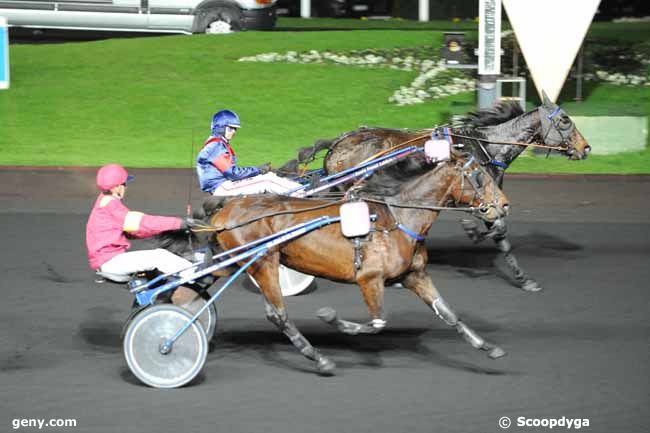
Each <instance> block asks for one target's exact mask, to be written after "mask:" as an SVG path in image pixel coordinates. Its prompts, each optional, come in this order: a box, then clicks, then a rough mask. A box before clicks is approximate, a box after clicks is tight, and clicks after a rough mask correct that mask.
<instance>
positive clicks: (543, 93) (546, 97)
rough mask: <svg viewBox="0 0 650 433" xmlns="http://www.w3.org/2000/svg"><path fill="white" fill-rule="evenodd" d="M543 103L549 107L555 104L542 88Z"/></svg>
mask: <svg viewBox="0 0 650 433" xmlns="http://www.w3.org/2000/svg"><path fill="white" fill-rule="evenodd" d="M542 104H543V105H545V106H547V107H553V106H554V105H555V104H553V103H552V102H551V100H550V99H549V97H548V95H547V94H546V92H545V91H544V90H542Z"/></svg>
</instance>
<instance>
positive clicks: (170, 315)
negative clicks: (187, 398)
mask: <svg viewBox="0 0 650 433" xmlns="http://www.w3.org/2000/svg"><path fill="white" fill-rule="evenodd" d="M190 321H191V316H190V315H189V314H188V312H187V311H185V310H184V309H182V308H179V307H176V306H174V305H155V306H153V307H150V308H147V309H145V310H144V311H142V312H141V313H140V314H138V315H136V316H135V317H134V318H133V320H132V322H131V324H130V325H129V327H128V329H127V331H126V335H125V336H124V357H125V358H126V362H127V364H128V365H129V368H130V369H131V372H133V374H134V375H135V376H136V377H137V378H138V379H140V380H141V381H142V382H144V383H145V384H147V385H149V386H152V387H154V388H178V387H180V386H183V385H185V384H186V383H188V382H190V381H191V380H192V379H194V378H195V377H196V376H197V375H198V374H199V372H200V371H201V369H202V368H203V365H204V364H205V359H206V357H207V354H208V342H207V339H206V337H205V332H204V331H203V328H202V327H201V326H200V325H199V324H198V323H192V324H191V325H190V327H189V328H188V329H187V330H186V331H185V332H184V333H183V334H182V335H181V336H180V337H178V339H177V340H176V341H175V342H174V344H173V345H172V346H171V350H170V351H169V352H168V353H166V354H165V353H163V351H162V350H161V349H162V346H163V344H164V343H165V342H166V341H167V339H169V338H171V337H173V336H174V335H175V334H176V333H177V332H178V331H179V330H180V329H181V328H182V327H183V326H185V325H186V324H187V323H190Z"/></svg>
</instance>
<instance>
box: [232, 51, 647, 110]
mask: <svg viewBox="0 0 650 433" xmlns="http://www.w3.org/2000/svg"><path fill="white" fill-rule="evenodd" d="M378 53H379V54H378ZM400 53H401V54H400ZM413 53H415V55H413ZM630 55H631V56H632V57H633V58H634V60H636V61H637V62H639V63H640V64H642V65H644V66H645V67H646V68H645V73H644V71H640V72H638V73H637V74H622V73H620V72H613V73H612V72H609V71H604V70H597V71H596V72H595V73H585V75H584V77H585V79H586V80H599V81H603V82H607V83H611V84H615V85H622V86H650V58H648V57H647V56H646V55H645V51H643V50H642V51H641V53H639V52H637V53H630ZM418 57H423V58H424V60H423V59H421V58H418ZM433 57H437V54H434V53H433V52H432V51H428V52H424V53H423V52H418V51H417V49H416V50H415V51H414V50H409V49H399V48H398V49H394V50H392V52H391V51H388V50H386V51H382V50H366V51H365V52H352V53H348V54H342V53H334V52H330V51H323V52H318V51H316V50H310V51H308V52H306V53H298V52H296V51H287V52H286V53H284V54H280V53H263V54H258V55H256V56H250V57H242V58H240V59H239V61H240V62H267V63H270V62H287V63H303V64H304V63H330V64H338V65H353V66H360V67H369V68H390V69H395V70H398V71H405V72H418V75H417V77H415V79H414V80H413V81H412V82H411V83H410V84H409V85H408V86H401V87H400V88H399V89H397V90H396V91H395V92H393V94H392V95H391V96H390V97H389V98H388V101H389V102H391V103H394V104H397V105H400V106H402V105H413V104H421V103H423V102H426V101H428V100H434V99H440V98H445V97H448V96H451V95H456V94H459V93H464V92H473V91H474V90H475V89H476V79H475V78H474V77H473V76H471V75H470V74H469V73H467V72H466V71H463V70H458V69H449V68H446V67H445V66H444V63H443V61H442V60H431V58H433ZM623 57H624V56H623ZM623 57H621V59H622V60H625V59H624V58H623Z"/></svg>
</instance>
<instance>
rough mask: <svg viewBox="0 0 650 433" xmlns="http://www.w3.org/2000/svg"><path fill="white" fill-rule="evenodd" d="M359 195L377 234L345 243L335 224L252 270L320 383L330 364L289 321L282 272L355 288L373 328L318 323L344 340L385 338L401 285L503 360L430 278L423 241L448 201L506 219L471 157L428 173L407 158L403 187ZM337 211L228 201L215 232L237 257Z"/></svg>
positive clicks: (258, 198)
mask: <svg viewBox="0 0 650 433" xmlns="http://www.w3.org/2000/svg"><path fill="white" fill-rule="evenodd" d="M356 193H357V194H358V198H361V199H364V198H365V200H366V201H367V202H368V204H369V208H370V213H371V214H375V215H376V221H375V223H374V227H373V229H372V230H371V232H370V233H369V234H368V235H367V236H366V237H364V238H363V239H360V238H355V239H348V238H346V237H344V236H343V235H342V233H341V229H340V227H339V225H338V224H333V225H329V226H326V227H323V228H321V229H318V230H316V231H313V232H310V233H308V234H306V235H304V236H302V237H300V238H297V239H295V240H292V241H289V242H287V243H286V244H282V245H281V246H279V247H277V248H275V249H272V250H270V251H269V252H268V253H267V254H266V255H265V256H264V257H263V258H262V259H260V260H259V261H257V262H255V263H254V264H253V265H252V266H251V267H250V268H249V269H248V272H249V273H250V274H251V275H252V276H253V278H255V280H256V281H257V282H258V284H259V286H260V289H261V292H262V294H263V296H264V298H265V301H266V315H267V318H268V319H269V320H270V321H271V322H272V323H274V324H275V325H276V326H277V327H278V328H279V329H280V330H281V331H282V332H283V333H284V334H285V335H286V336H287V337H289V339H290V340H291V342H292V343H293V344H294V345H295V346H296V348H297V349H298V350H300V352H301V353H302V354H303V355H304V356H306V357H307V358H308V359H311V360H313V361H315V362H316V366H317V368H318V371H319V372H320V373H322V374H333V370H334V368H335V365H334V363H333V362H332V361H330V360H329V359H328V358H326V357H325V356H323V355H322V354H320V353H319V352H318V351H317V350H316V349H314V347H313V346H312V345H311V344H310V343H309V341H308V340H307V339H306V338H305V337H304V336H303V335H302V334H301V333H300V331H298V329H297V328H296V326H295V325H294V323H293V322H292V321H291V320H290V319H289V317H288V314H287V311H286V308H285V304H284V300H283V297H282V293H281V290H280V286H279V282H278V266H279V264H280V263H282V264H284V265H286V266H288V267H290V268H292V269H296V270H299V271H301V272H304V273H307V274H310V275H316V276H320V277H323V278H327V279H329V280H333V281H339V282H347V283H356V284H358V285H359V287H360V288H361V294H362V296H363V299H364V301H365V303H366V305H367V307H368V311H369V313H370V317H371V321H370V322H368V323H366V324H359V323H353V322H349V321H346V320H341V319H338V318H337V317H336V312H335V311H334V310H332V309H329V308H326V309H321V310H319V313H318V315H319V317H320V318H321V319H323V320H325V321H326V322H328V323H330V324H332V325H335V326H337V327H338V329H339V330H340V331H342V332H345V333H348V334H358V333H376V332H379V331H381V330H382V329H383V328H384V327H385V326H386V320H385V316H384V311H383V303H384V302H383V298H384V284H385V283H386V282H387V281H390V282H401V283H402V284H403V286H404V287H406V288H408V289H409V290H411V291H413V292H414V293H415V294H416V295H417V296H418V297H419V298H420V299H422V301H424V303H425V304H426V305H428V306H429V307H430V308H432V309H433V310H434V311H435V313H436V314H437V315H438V316H439V317H440V318H441V319H442V320H443V321H445V323H447V324H448V325H449V326H452V327H454V328H455V329H456V330H457V331H458V332H459V333H460V334H462V335H463V337H464V338H465V339H466V340H467V341H468V342H469V343H470V344H471V345H472V346H473V347H475V348H477V349H481V350H486V351H488V355H489V356H490V357H492V358H497V357H500V356H503V355H504V354H505V352H503V350H501V349H500V348H499V347H497V346H495V345H493V344H491V343H488V342H486V341H485V340H483V339H482V338H481V337H480V336H479V335H478V334H477V333H476V332H475V331H473V330H472V329H471V328H469V327H468V326H467V325H466V324H465V323H464V322H462V321H461V320H460V319H459V318H458V316H457V315H456V313H454V311H453V310H452V308H451V307H450V306H449V305H448V304H447V303H446V302H445V301H444V300H443V299H442V297H441V296H440V294H439V293H438V291H437V289H436V288H435V286H434V285H433V282H432V281H431V279H430V278H429V276H428V275H427V274H426V272H425V267H426V264H427V251H426V248H425V245H424V242H423V240H424V235H425V234H426V233H427V231H428V230H429V227H430V226H431V224H432V223H433V222H434V220H435V219H436V217H437V216H438V213H439V210H440V206H441V205H443V204H445V203H447V202H449V201H450V200H453V201H454V202H455V203H457V204H463V205H469V206H471V207H473V208H474V209H476V210H477V214H478V215H479V216H481V217H482V218H483V219H485V220H494V219H496V218H498V217H500V216H502V215H504V214H505V213H507V209H508V201H507V198H506V197H505V195H504V194H503V193H502V192H501V190H500V189H499V188H498V187H497V185H496V183H495V182H494V181H493V180H492V178H491V177H490V176H489V175H487V174H485V172H484V169H483V168H482V167H481V166H480V164H479V163H477V162H476V160H475V159H474V158H473V157H469V156H468V155H463V156H461V155H452V158H451V160H450V161H448V162H444V163H440V164H438V165H437V166H436V167H435V168H432V166H431V165H429V164H428V162H427V161H426V159H425V158H424V156H423V155H421V154H418V155H417V156H414V157H409V164H408V165H407V166H404V169H403V172H402V178H401V179H399V180H396V181H395V182H394V183H393V184H380V183H376V182H375V183H374V184H373V185H368V186H367V187H363V188H361V189H359V190H357V191H356ZM373 197H380V198H378V199H373ZM340 204H341V203H340V202H332V201H326V200H319V199H298V198H290V197H286V196H275V195H255V196H248V197H243V198H234V199H230V200H229V201H227V202H226V203H225V204H224V205H223V207H222V208H221V209H220V210H219V211H218V212H217V213H215V214H213V215H212V216H211V217H210V222H211V223H212V224H213V225H214V226H216V227H220V228H221V229H222V231H220V232H219V233H218V234H217V240H218V243H219V244H220V245H221V247H223V248H224V249H231V248H234V247H237V246H240V245H244V244H246V243H248V242H251V241H254V240H256V239H259V238H261V237H263V236H267V235H270V234H272V233H275V232H278V231H280V230H283V229H286V228H288V227H291V226H293V225H296V224H299V223H303V222H306V221H309V220H311V219H313V218H316V217H319V216H323V215H327V216H338V213H339V207H340Z"/></svg>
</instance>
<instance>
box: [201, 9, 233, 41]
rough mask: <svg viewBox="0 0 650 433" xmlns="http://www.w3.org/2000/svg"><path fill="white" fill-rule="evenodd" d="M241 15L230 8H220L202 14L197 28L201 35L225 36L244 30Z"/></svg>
mask: <svg viewBox="0 0 650 433" xmlns="http://www.w3.org/2000/svg"><path fill="white" fill-rule="evenodd" d="M241 21H242V20H241V14H240V13H239V11H238V10H236V9H235V8H232V7H228V6H219V7H216V8H213V9H209V10H207V11H205V12H203V13H201V21H200V24H199V25H198V26H197V28H198V31H199V32H200V33H208V34H225V33H232V32H238V31H241V30H242V22H241Z"/></svg>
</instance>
